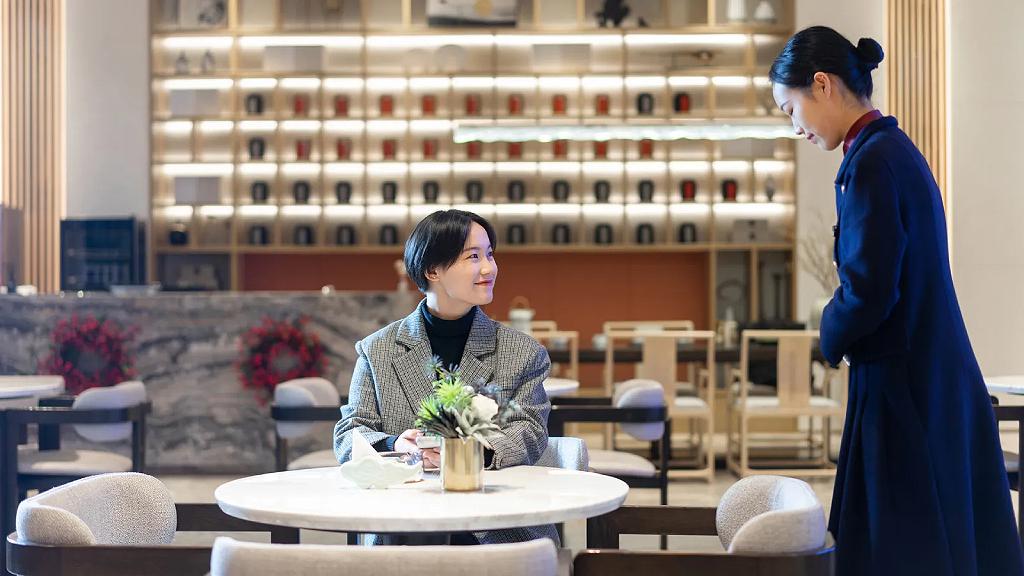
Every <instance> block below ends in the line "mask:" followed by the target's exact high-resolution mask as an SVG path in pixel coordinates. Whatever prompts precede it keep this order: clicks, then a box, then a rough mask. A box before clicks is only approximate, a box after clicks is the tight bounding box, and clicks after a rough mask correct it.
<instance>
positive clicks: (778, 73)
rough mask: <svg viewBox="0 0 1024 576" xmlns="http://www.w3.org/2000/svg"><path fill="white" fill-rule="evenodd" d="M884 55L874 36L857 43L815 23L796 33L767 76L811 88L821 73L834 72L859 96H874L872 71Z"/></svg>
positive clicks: (798, 86) (795, 85)
mask: <svg viewBox="0 0 1024 576" xmlns="http://www.w3.org/2000/svg"><path fill="white" fill-rule="evenodd" d="M884 57H885V54H883V53H882V47H881V46H879V45H878V42H875V41H874V40H872V39H871V38H861V39H860V41H859V42H857V45H856V46H854V45H853V43H852V42H850V41H849V40H847V39H846V37H845V36H843V35H842V34H840V33H839V32H836V31H835V30H833V29H831V28H829V27H827V26H812V27H810V28H806V29H804V30H801V31H800V32H797V33H796V36H793V37H792V38H791V39H790V40H789V42H787V43H786V47H785V48H783V49H782V53H781V54H779V57H778V58H776V59H775V63H774V64H772V68H771V70H770V71H769V72H768V79H769V80H771V82H772V84H782V85H783V86H786V87H787V88H808V87H810V86H811V84H812V83H813V82H814V75H815V74H817V73H818V72H825V73H826V74H835V75H836V76H838V77H840V78H842V80H843V83H844V84H846V87H847V88H849V89H850V91H852V92H853V93H854V94H856V95H857V97H858V98H868V99H870V98H871V94H872V92H874V85H873V84H872V82H871V71H872V70H874V69H875V68H878V64H879V63H880V62H881V61H882V58H884Z"/></svg>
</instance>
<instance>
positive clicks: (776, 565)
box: [573, 546, 835, 576]
mask: <svg viewBox="0 0 1024 576" xmlns="http://www.w3.org/2000/svg"><path fill="white" fill-rule="evenodd" d="M834 561H835V547H834V546H828V547H826V548H823V549H820V550H813V551H810V552H806V553H803V554H765V555H751V554H722V553H705V552H664V551H660V550H658V551H649V552H647V551H645V552H641V551H634V550H581V551H580V552H579V553H578V554H577V555H576V559H575V560H574V561H573V574H575V575H576V576H613V575H616V576H617V575H619V574H638V573H639V574H719V575H722V576H748V575H752V574H785V575H786V576H826V575H831V574H833V573H834V568H833V562H834Z"/></svg>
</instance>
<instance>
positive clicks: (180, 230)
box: [167, 223, 188, 246]
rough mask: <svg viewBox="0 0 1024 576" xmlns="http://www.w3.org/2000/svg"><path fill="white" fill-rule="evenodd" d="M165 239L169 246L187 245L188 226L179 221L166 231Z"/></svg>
mask: <svg viewBox="0 0 1024 576" xmlns="http://www.w3.org/2000/svg"><path fill="white" fill-rule="evenodd" d="M167 241H168V242H170V243H171V246H186V245H188V228H186V227H185V225H184V224H181V223H178V224H175V225H174V226H173V227H172V228H171V230H170V231H169V232H168V233H167Z"/></svg>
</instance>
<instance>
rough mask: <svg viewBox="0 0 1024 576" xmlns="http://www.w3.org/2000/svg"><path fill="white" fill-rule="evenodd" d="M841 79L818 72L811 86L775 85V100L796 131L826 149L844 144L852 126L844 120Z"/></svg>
mask: <svg viewBox="0 0 1024 576" xmlns="http://www.w3.org/2000/svg"><path fill="white" fill-rule="evenodd" d="M839 82H841V81H840V80H838V79H837V78H835V77H834V76H832V75H830V74H825V73H824V72H818V73H817V74H815V75H814V80H813V81H812V82H811V85H810V87H808V88H790V87H788V86H783V85H782V84H774V85H773V86H772V96H774V97H775V103H776V104H777V105H778V106H779V108H780V109H781V110H782V111H783V112H785V113H786V114H787V115H788V116H789V117H790V118H791V119H792V120H793V129H794V130H796V133H797V135H799V136H804V137H805V138H807V139H808V140H810V141H811V142H813V143H815V144H817V145H818V147H819V148H821V149H822V150H825V151H830V150H835V149H836V148H838V147H839V146H840V145H842V143H843V139H844V138H846V132H847V130H849V125H848V124H846V123H845V122H844V116H845V114H844V106H843V91H842V90H841V87H840V86H839Z"/></svg>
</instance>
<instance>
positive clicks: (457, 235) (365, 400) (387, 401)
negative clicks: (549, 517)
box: [334, 210, 559, 545]
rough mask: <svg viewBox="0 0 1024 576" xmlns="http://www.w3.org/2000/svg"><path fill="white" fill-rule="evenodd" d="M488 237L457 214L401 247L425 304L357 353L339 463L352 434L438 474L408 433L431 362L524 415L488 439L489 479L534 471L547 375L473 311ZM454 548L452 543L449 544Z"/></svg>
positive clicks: (526, 536)
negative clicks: (525, 468)
mask: <svg viewBox="0 0 1024 576" xmlns="http://www.w3.org/2000/svg"><path fill="white" fill-rule="evenodd" d="M494 244H495V238H494V229H493V228H492V227H491V225H490V223H488V222H487V220H485V219H483V218H481V217H480V216H477V215H476V214H473V213H471V212H464V211H461V210H446V211H440V212H435V213H433V214H431V215H429V216H427V217H426V218H424V219H423V220H422V221H421V222H420V223H419V224H418V225H417V226H416V229H415V230H413V232H412V234H411V235H410V236H409V241H408V242H407V243H406V245H405V266H406V270H407V271H408V274H409V276H410V277H411V278H412V280H413V281H414V282H416V285H417V286H418V287H419V289H420V291H421V292H423V293H424V294H425V295H426V298H425V299H424V300H423V301H422V302H420V305H419V306H418V307H417V309H416V311H415V312H413V313H412V314H410V315H409V316H408V317H407V318H405V319H403V320H399V321H397V322H395V323H393V324H391V325H389V326H387V327H385V328H383V329H381V330H379V331H377V332H375V333H373V334H371V335H369V336H367V337H366V338H365V339H363V340H361V341H359V342H357V343H356V347H355V348H356V353H357V354H358V359H357V360H356V366H355V371H354V372H353V374H352V385H351V387H350V388H349V398H348V405H346V406H343V407H342V409H341V421H339V422H338V424H337V426H335V428H334V454H335V456H337V458H338V461H339V462H345V461H347V460H348V459H349V458H351V455H352V432H353V431H354V430H358V431H359V432H360V434H362V435H363V436H364V437H365V438H366V439H367V440H368V441H369V442H370V444H372V445H373V446H374V447H375V448H376V449H377V450H378V451H397V452H407V453H421V454H422V456H423V463H424V466H434V467H438V466H440V464H441V456H440V453H439V452H438V450H437V449H436V448H435V449H427V450H421V449H420V448H419V447H417V445H416V438H417V437H418V436H420V432H419V431H417V430H415V429H413V425H414V422H415V421H416V412H417V411H418V410H419V406H420V402H421V401H422V400H423V399H424V398H426V397H427V396H429V395H430V394H431V392H432V391H433V388H432V385H431V383H432V382H433V380H434V378H433V377H432V376H431V374H429V373H428V365H429V364H430V362H431V360H432V358H433V357H435V356H437V357H439V358H440V359H441V362H442V363H443V365H444V366H445V367H447V368H449V369H451V368H452V367H458V370H459V373H460V375H461V376H462V378H463V380H465V381H476V380H477V379H479V378H483V379H484V381H486V382H494V383H496V384H499V385H501V387H502V389H503V390H504V393H505V394H506V395H508V396H509V397H511V398H512V399H513V400H515V401H516V402H517V403H518V404H519V405H520V406H521V407H522V411H521V412H520V413H519V414H518V415H517V416H515V417H513V419H512V420H511V421H510V422H509V423H507V424H506V425H505V426H504V427H502V432H504V436H497V437H494V438H490V439H489V440H490V443H491V445H492V446H493V447H494V449H493V451H492V450H486V451H485V453H484V460H485V465H486V466H487V467H488V468H490V469H499V468H507V467H510V466H518V465H522V464H527V465H531V464H534V463H535V462H537V460H538V459H539V458H540V455H541V453H542V452H544V449H545V448H546V447H547V442H548V436H547V419H548V413H549V412H550V411H551V403H550V402H548V398H547V394H546V393H545V392H544V388H543V386H542V384H543V382H544V380H545V379H546V378H547V377H548V374H549V373H550V372H551V361H550V359H549V358H548V353H547V350H546V349H545V348H544V347H543V346H541V345H540V344H539V343H538V342H537V341H536V340H534V339H533V338H530V337H529V336H527V335H526V334H523V333H522V332H517V331H515V330H512V329H511V328H508V327H506V326H504V325H502V324H501V323H498V322H495V321H493V320H491V319H490V318H488V317H487V315H486V314H484V313H483V311H481V310H480V308H479V307H480V306H483V305H486V304H489V303H490V302H491V300H492V299H493V298H494V296H493V290H494V280H495V278H496V277H497V275H498V266H497V264H496V263H495V262H494V255H493V250H494ZM458 536H459V538H453V543H467V542H466V541H467V540H468V543H476V542H479V543H483V544H493V543H503V542H521V541H525V540H531V539H535V538H541V537H547V538H551V539H552V540H554V541H555V543H556V545H557V544H558V542H559V541H558V536H557V533H556V531H555V527H554V526H553V525H548V526H539V527H533V528H516V529H508V530H497V531H492V532H479V533H476V534H474V535H472V536H470V535H468V534H467V535H458ZM456 541H459V542H456Z"/></svg>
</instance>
